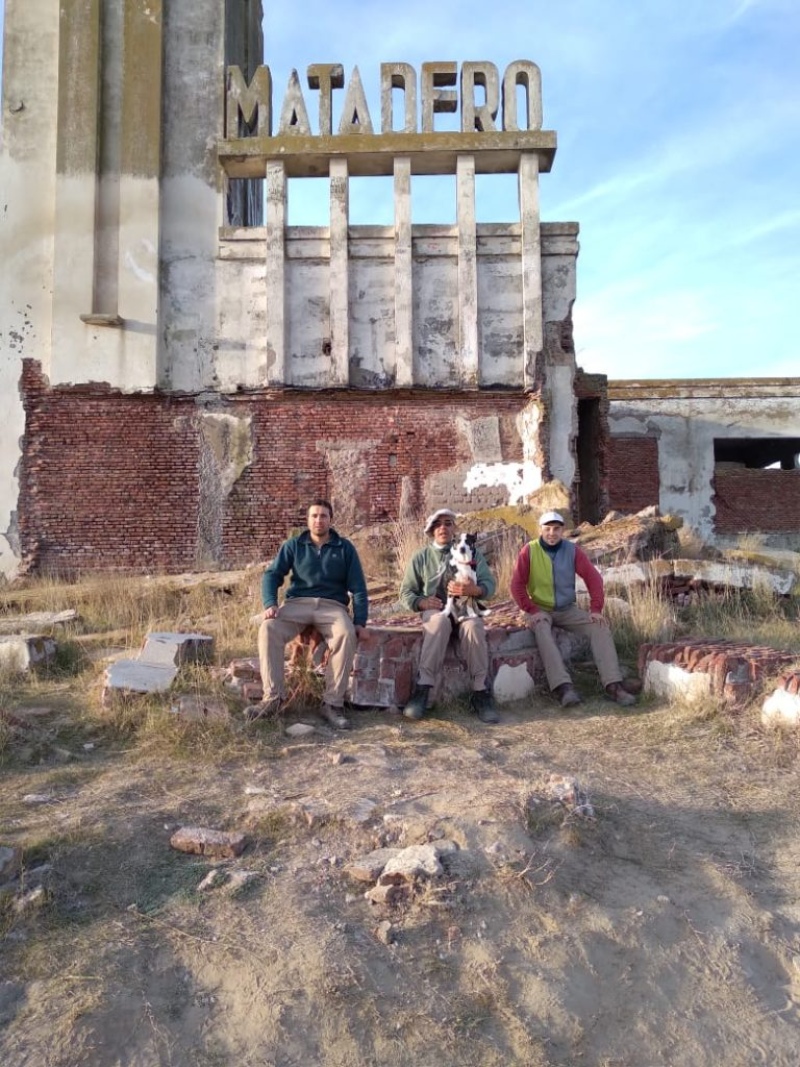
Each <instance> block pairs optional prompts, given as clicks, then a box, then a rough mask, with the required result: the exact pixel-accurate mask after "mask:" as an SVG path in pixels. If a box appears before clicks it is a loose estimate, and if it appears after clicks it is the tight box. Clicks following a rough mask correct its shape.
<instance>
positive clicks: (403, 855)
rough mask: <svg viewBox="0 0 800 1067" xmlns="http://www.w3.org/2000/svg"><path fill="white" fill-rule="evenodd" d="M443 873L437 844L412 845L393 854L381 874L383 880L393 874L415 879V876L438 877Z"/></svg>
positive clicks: (411, 879) (410, 879)
mask: <svg viewBox="0 0 800 1067" xmlns="http://www.w3.org/2000/svg"><path fill="white" fill-rule="evenodd" d="M442 873H443V869H442V865H441V863H440V862H439V855H438V852H437V848H436V845H410V846H409V847H408V848H404V849H401V851H400V852H398V853H397V854H396V855H395V856H393V857H392V858H391V859H390V860H389V861H388V863H387V864H386V866H385V867H384V868H383V871H382V872H381V875H380V880H381V881H384V880H386V881H388V880H389V879H390V878H391V877H392V876H395V875H399V876H400V877H402V878H404V879H407V880H408V881H413V880H414V879H415V878H436V877H438V875H440V874H442Z"/></svg>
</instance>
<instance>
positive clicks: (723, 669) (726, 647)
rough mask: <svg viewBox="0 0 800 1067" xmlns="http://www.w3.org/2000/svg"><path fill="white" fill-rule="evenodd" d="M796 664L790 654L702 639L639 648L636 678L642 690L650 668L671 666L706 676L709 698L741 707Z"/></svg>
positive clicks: (747, 645)
mask: <svg viewBox="0 0 800 1067" xmlns="http://www.w3.org/2000/svg"><path fill="white" fill-rule="evenodd" d="M796 661H797V656H796V655H794V654H792V653H790V652H782V651H780V650H778V649H775V648H766V647H764V646H761V645H750V644H747V643H746V642H744V641H723V640H713V639H712V640H709V639H707V638H703V639H698V640H694V641H679V642H672V643H670V644H645V645H642V646H641V647H640V648H639V674H640V676H641V678H642V679H643V680H644V684H645V689H646V690H647V689H648V688H649V686H648V677H647V673H648V668H649V666H650V664H652V663H664V664H671V665H672V666H674V667H679V668H681V670H683V671H686V672H687V673H688V674H704V675H706V676H707V678H708V680H709V684H710V692H711V694H712V695H713V696H715V697H717V698H719V699H721V700H723V701H724V702H725V703H727V704H733V705H736V706H738V705H741V704H743V703H745V702H746V701H747V700H748V699H749V698H750V697H751V696H752V695H753V693H754V692H755V689H756V687H757V686H758V685H759V684H760V683H762V682H763V681H764V680H765V679H766V678H768V677H769V676H770V675H771V674H774V673H775V672H776V671H778V670H780V669H781V668H782V667H785V666H788V665H790V664H793V663H795V662H796Z"/></svg>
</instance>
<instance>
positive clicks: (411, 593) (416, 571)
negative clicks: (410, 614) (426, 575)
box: [399, 553, 425, 611]
mask: <svg viewBox="0 0 800 1067" xmlns="http://www.w3.org/2000/svg"><path fill="white" fill-rule="evenodd" d="M419 561H420V553H415V555H413V556H412V557H411V559H410V560H409V561H408V564H407V566H406V569H405V573H404V574H403V580H402V582H401V583H400V598H399V599H400V603H401V604H402V605H403V607H404V608H407V609H408V611H420V610H421V608H420V607H419V601H420V599H422V598H423V597H424V596H425V589H424V587H423V582H422V572H421V568H420V566H419Z"/></svg>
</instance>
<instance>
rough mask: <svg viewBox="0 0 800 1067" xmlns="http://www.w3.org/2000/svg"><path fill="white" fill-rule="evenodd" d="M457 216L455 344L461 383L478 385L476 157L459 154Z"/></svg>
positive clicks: (476, 386) (468, 386) (467, 385)
mask: <svg viewBox="0 0 800 1067" xmlns="http://www.w3.org/2000/svg"><path fill="white" fill-rule="evenodd" d="M456 207H457V212H456V214H457V219H458V346H459V357H460V369H461V374H462V383H463V385H464V386H465V387H466V388H472V389H477V388H478V386H479V384H480V382H479V367H478V253H477V231H476V223H475V160H474V158H473V157H472V156H459V157H458V169H457V173H456Z"/></svg>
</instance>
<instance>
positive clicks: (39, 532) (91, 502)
mask: <svg viewBox="0 0 800 1067" xmlns="http://www.w3.org/2000/svg"><path fill="white" fill-rule="evenodd" d="M22 389H23V395H24V403H25V409H26V416H27V425H26V439H25V442H24V458H23V461H22V464H21V474H20V479H21V483H22V487H23V491H22V493H21V498H20V538H21V549H22V554H23V559H24V563H25V566H26V568H27V569H31V570H40V571H41V570H44V571H48V570H50V571H60V572H62V571H96V570H131V571H163V572H170V571H171V572H175V571H184V570H194V569H198V568H204V567H241V566H244V565H246V564H248V563H252V562H255V561H258V560H263V559H265V558H268V557H269V556H270V555H271V554H272V553H273V552H274V551H275V549H276V548H277V546H278V544H279V543H280V541H281V540H282V539H283V538H284V537H285V536H286V532H287V530H288V529H290V528H291V527H293V526H298V525H301V524H302V522H303V519H304V515H305V509H306V505H307V503H308V501H309V500H311V499H313V498H314V497H316V496H324V497H327V498H329V499H330V500H331V501H332V502H333V505H334V509H335V511H336V522H337V524H339V525H340V526H342V527H343V528H344V529H351V528H353V527H354V526H356V525H362V524H370V523H373V522H378V521H385V520H387V519H394V518H398V517H400V516H402V515H407V516H412V515H414V516H416V515H419V514H422V513H425V512H427V511H429V510H431V509H432V508H433V507H434V506H441V505H442V504H448V505H449V506H451V507H453V508H455V509H457V510H474V509H476V508H480V507H487V506H493V505H497V504H507V503H509V502H512V503H515V502H518V501H520V500H524V499H525V495H526V493H529V492H533V491H535V490H536V489H538V488H539V486H540V485H541V465H542V459H541V456H540V455H538V454H537V453H536V447H537V446H536V437H537V434H536V430H537V426H538V420H539V412H540V401H539V399H538V398H537V397H535V396H531V395H528V394H522V393H514V394H505V395H501V394H496V393H495V394H490V393H477V392H476V393H472V394H458V393H434V392H427V393H423V392H413V393H412V392H399V391H398V392H390V391H386V392H382V393H380V394H373V395H364V394H356V393H352V392H342V391H337V392H333V391H320V392H313V393H311V392H298V391H285V392H277V393H264V394H260V395H251V396H246V395H240V396H237V397H230V398H227V399H224V398H221V397H219V396H210V395H208V394H206V395H205V396H202V397H201V396H186V395H182V396H179V395H163V394H151V395H143V394H140V395H136V396H131V395H125V394H122V393H120V392H117V391H115V390H112V389H109V388H108V387H107V386H97V385H94V386H91V385H90V386H72V387H70V386H67V387H52V388H51V387H49V386H48V384H47V381H46V380H45V379H44V378H43V377H42V375H41V372H40V368H39V367H38V365H37V364H36V363H35V362H33V361H26V363H25V368H24V379H23V383H22ZM487 460H488V462H487Z"/></svg>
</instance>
